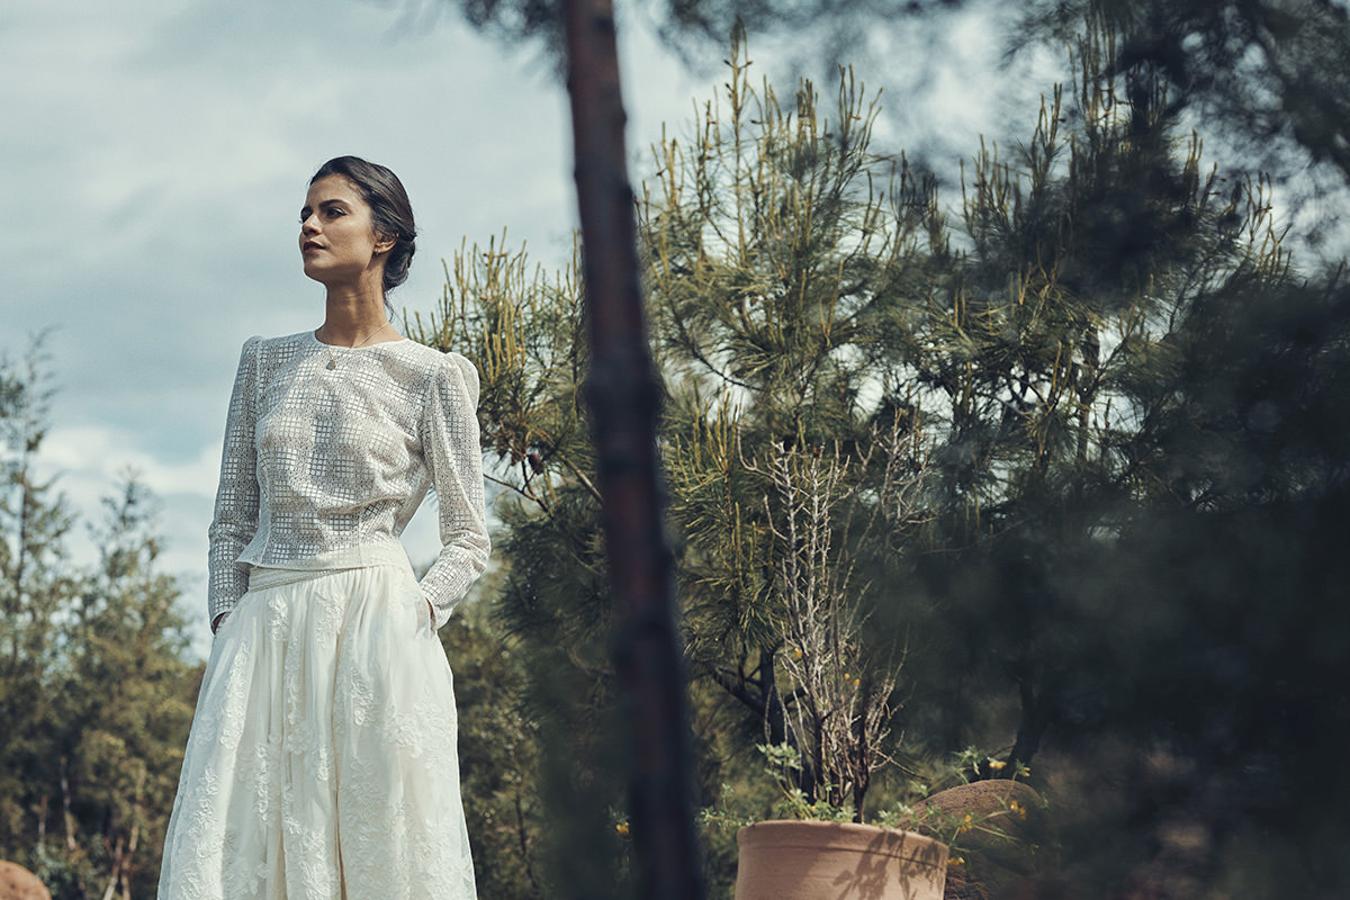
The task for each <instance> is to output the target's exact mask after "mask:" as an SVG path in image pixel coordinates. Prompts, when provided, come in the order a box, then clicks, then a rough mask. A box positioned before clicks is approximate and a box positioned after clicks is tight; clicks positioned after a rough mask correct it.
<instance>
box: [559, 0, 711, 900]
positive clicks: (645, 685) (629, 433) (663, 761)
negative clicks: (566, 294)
mask: <svg viewBox="0 0 1350 900" xmlns="http://www.w3.org/2000/svg"><path fill="white" fill-rule="evenodd" d="M565 15H566V28H567V90H568V94H569V96H570V99H571V106H572V137H573V149H574V169H573V174H574V177H575V179H576V185H577V206H578V210H579V212H580V220H581V234H582V245H583V253H584V256H583V261H584V269H583V272H584V280H585V285H586V316H587V319H588V333H589V337H590V351H591V365H590V371H589V372H588V373H587V376H586V382H585V387H584V394H585V398H586V401H587V404H588V406H589V407H590V411H591V421H592V427H593V429H594V431H593V437H594V441H595V448H596V458H597V468H598V475H599V487H600V493H601V496H602V498H603V501H604V502H603V504H602V509H603V513H602V515H603V522H604V528H605V543H606V550H607V557H608V563H609V572H610V579H611V584H612V587H613V591H614V600H615V609H616V615H615V620H616V623H617V624H616V632H615V634H614V636H613V639H612V640H613V643H612V645H611V646H612V651H611V653H612V658H613V660H614V664H615V668H616V670H617V672H618V674H619V681H620V684H621V686H622V696H623V702H624V704H625V707H626V710H627V712H628V716H629V721H630V722H631V725H632V733H631V740H632V753H631V756H630V758H631V759H632V760H633V762H634V765H635V767H636V770H635V771H634V772H632V773H630V775H629V787H628V791H629V812H630V814H631V818H632V836H633V845H634V849H635V851H636V858H637V868H638V878H639V896H642V897H644V898H670V900H675V898H680V900H701V898H703V897H704V896H705V895H706V892H707V889H706V886H705V884H704V882H703V866H702V860H701V859H700V856H699V846H698V838H697V833H696V832H695V830H694V819H693V796H692V790H691V785H692V778H691V775H690V769H691V765H690V759H691V756H692V751H691V747H692V738H691V735H690V733H689V715H688V709H687V705H688V698H687V696H686V693H685V689H686V674H685V671H684V660H683V657H682V655H681V652H680V642H679V640H678V637H679V636H678V634H677V632H676V623H675V612H674V596H675V584H674V577H673V559H674V558H673V553H672V552H671V549H670V546H669V544H668V543H667V541H666V536H665V530H664V522H665V505H666V502H665V489H664V486H663V485H662V483H661V477H660V473H659V470H658V465H657V455H656V422H657V415H658V412H659V409H658V405H659V401H660V393H659V389H660V384H659V382H658V380H657V378H656V373H655V368H654V366H653V365H652V361H651V356H650V351H649V347H648V340H647V328H646V323H645V319H644V311H643V306H642V296H641V289H640V282H639V273H638V260H637V242H636V229H635V221H634V210H633V190H632V187H631V185H630V184H629V181H628V173H627V162H626V159H627V157H626V154H625V151H624V136H623V126H624V121H625V114H624V110H623V99H622V96H621V93H620V83H619V60H618V53H617V47H616V39H615V23H614V13H613V8H612V6H611V4H610V2H609V0H567V2H566V4H565Z"/></svg>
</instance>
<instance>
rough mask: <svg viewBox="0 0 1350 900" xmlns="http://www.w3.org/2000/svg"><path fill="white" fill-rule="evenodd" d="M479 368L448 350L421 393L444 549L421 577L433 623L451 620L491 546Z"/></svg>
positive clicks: (424, 438)
mask: <svg viewBox="0 0 1350 900" xmlns="http://www.w3.org/2000/svg"><path fill="white" fill-rule="evenodd" d="M478 394H479V380H478V370H477V369H476V368H475V367H474V365H473V363H472V362H470V361H469V360H468V359H467V358H465V357H464V356H462V355H460V354H457V353H448V354H446V359H444V360H442V364H441V365H439V366H438V367H437V369H436V371H435V372H434V373H433V374H432V375H431V378H430V379H429V384H428V386H427V393H426V395H425V396H424V397H423V404H424V405H423V410H422V419H421V423H422V424H421V432H422V434H421V438H422V449H423V453H424V455H425V458H426V461H427V468H428V470H429V472H430V476H431V481H432V487H433V488H434V489H435V491H436V499H437V516H438V522H439V529H440V536H441V545H442V546H441V550H440V553H439V554H438V555H437V557H436V561H435V562H433V563H432V564H431V568H429V569H427V572H426V574H425V575H423V576H422V579H421V581H420V582H419V583H420V584H421V587H422V594H423V596H425V597H426V598H427V600H429V601H430V602H431V605H432V607H433V609H434V610H435V620H434V622H433V628H434V629H439V628H440V627H441V626H442V625H444V624H445V623H446V622H447V621H449V619H450V615H451V613H452V612H453V611H454V609H455V607H456V606H458V605H459V604H460V602H462V601H463V600H464V598H465V596H467V595H468V593H469V587H470V586H471V585H472V584H473V582H474V581H476V580H477V579H478V577H479V576H480V575H482V574H483V572H484V571H485V570H486V569H487V564H488V556H489V553H490V552H491V550H492V545H491V542H490V540H489V538H488V530H487V510H486V505H485V500H484V491H483V450H482V446H481V445H480V443H479V431H478Z"/></svg>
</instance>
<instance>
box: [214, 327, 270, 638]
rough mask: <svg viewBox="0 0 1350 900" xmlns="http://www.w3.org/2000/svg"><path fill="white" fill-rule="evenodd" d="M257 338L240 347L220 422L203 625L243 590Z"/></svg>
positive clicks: (251, 505) (253, 526)
mask: <svg viewBox="0 0 1350 900" xmlns="http://www.w3.org/2000/svg"><path fill="white" fill-rule="evenodd" d="M261 340H262V336H261V335H256V334H255V335H253V336H252V337H250V338H249V339H248V340H246V341H244V346H243V349H242V350H241V351H240V353H239V368H238V370H237V371H236V372H235V376H234V388H233V390H232V391H231V393H230V407H229V410H228V412H227V413H226V416H225V443H224V447H223V448H222V450H221V456H220V483H219V485H218V486H217V488H216V505H215V513H214V515H213V516H212V518H211V527H210V528H209V529H207V536H208V538H209V539H210V550H209V551H208V555H207V569H208V571H209V579H208V587H207V604H206V605H207V621H208V622H210V621H214V620H215V617H216V616H218V615H220V614H221V613H223V612H228V611H230V610H232V609H234V606H235V604H236V603H238V602H239V598H240V597H242V596H243V595H244V592H245V591H246V590H247V589H248V572H247V571H246V570H245V569H243V568H242V567H240V566H237V565H236V564H235V559H236V558H238V556H239V554H240V553H241V552H242V551H243V549H244V548H245V547H246V546H248V543H249V542H250V541H251V540H253V535H254V534H255V533H256V532H257V530H258V478H257V471H256V460H257V456H256V454H257V450H256V448H255V446H254V443H253V423H254V413H255V410H254V384H255V382H256V379H257V348H258V342H259V341H261Z"/></svg>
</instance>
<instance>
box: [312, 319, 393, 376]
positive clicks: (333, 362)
mask: <svg viewBox="0 0 1350 900" xmlns="http://www.w3.org/2000/svg"><path fill="white" fill-rule="evenodd" d="M388 327H389V323H388V322H385V323H384V324H383V325H381V326H380V327H379V328H376V329H375V330H374V331H372V332H371V333H370V334H368V335H366V338H365V340H363V341H361V343H360V344H352V345H351V346H350V347H348V348H347V349H348V350H355V349H356V348H357V347H360V346H361V344H364V343H365V342H366V341H368V340H370V339H371V338H373V337H374V336H375V335H377V334H379V333H380V332H381V331H384V330H385V329H386V328H388ZM314 339H315V340H316V341H318V340H319V336H318V335H315V336H314ZM319 343H320V344H323V345H324V346H325V347H328V348H329V349H328V365H327V366H326V367H325V368H329V369H336V368H337V357H335V356H334V355H333V350H332V348H333V345H332V344H329V343H327V342H325V341H319Z"/></svg>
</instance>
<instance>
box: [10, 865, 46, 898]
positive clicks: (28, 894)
mask: <svg viewBox="0 0 1350 900" xmlns="http://www.w3.org/2000/svg"><path fill="white" fill-rule="evenodd" d="M0 900H52V895H51V893H50V892H49V891H48V890H47V888H46V887H44V886H43V884H42V882H41V881H40V880H39V879H38V877H37V876H36V875H34V874H33V873H32V872H30V871H28V870H27V869H25V868H24V867H23V866H21V865H19V864H18V863H16V862H9V861H8V860H6V861H4V862H0Z"/></svg>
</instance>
